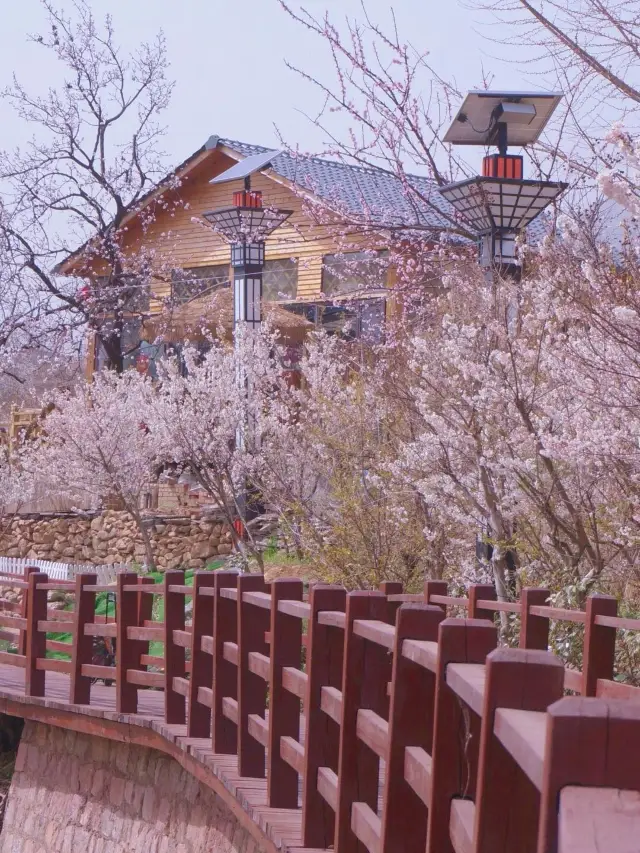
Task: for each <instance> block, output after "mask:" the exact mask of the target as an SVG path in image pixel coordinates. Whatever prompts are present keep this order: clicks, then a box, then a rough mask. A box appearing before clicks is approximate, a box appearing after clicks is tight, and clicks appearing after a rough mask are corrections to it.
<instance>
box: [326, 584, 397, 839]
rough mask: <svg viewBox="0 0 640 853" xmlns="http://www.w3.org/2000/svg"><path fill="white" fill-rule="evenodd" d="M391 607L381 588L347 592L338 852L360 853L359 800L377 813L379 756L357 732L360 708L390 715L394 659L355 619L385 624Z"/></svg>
mask: <svg viewBox="0 0 640 853" xmlns="http://www.w3.org/2000/svg"><path fill="white" fill-rule="evenodd" d="M387 608H388V602H387V599H386V597H385V596H384V595H383V594H382V593H381V592H350V593H349V594H348V595H347V609H346V618H345V626H344V631H345V645H344V669H343V672H342V721H341V724H340V760H339V763H338V802H337V809H336V834H335V845H334V848H335V851H336V853H358V850H359V847H360V842H359V840H358V838H357V836H356V835H355V833H354V832H353V830H352V829H351V809H352V806H353V803H354V802H362V803H366V805H368V806H369V808H371V809H372V810H373V811H374V812H377V808H378V784H379V779H378V772H379V759H378V756H377V755H375V754H374V753H373V752H372V751H371V750H370V749H369V747H368V746H367V745H366V744H365V743H363V742H362V741H361V740H360V738H359V737H358V735H357V723H358V710H359V709H360V708H366V709H370V710H372V711H374V712H375V713H376V714H378V715H380V716H384V715H385V711H386V709H387V707H388V698H387V684H388V682H389V675H390V673H389V663H390V661H389V655H388V653H387V650H386V649H384V648H383V647H382V646H379V645H378V644H376V643H372V642H369V641H367V640H365V639H363V638H362V637H360V636H358V635H357V634H356V633H355V632H354V630H353V623H354V621H355V620H356V619H374V620H378V621H381V622H384V621H386V616H387V612H388V610H387Z"/></svg>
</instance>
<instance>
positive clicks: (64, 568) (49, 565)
mask: <svg viewBox="0 0 640 853" xmlns="http://www.w3.org/2000/svg"><path fill="white" fill-rule="evenodd" d="M27 566H37V567H38V568H39V569H41V570H42V571H43V572H46V573H47V574H48V575H49V577H50V578H55V580H62V581H67V580H73V579H74V578H75V576H76V575H77V574H78V573H79V572H87V573H88V574H96V575H97V576H98V583H100V584H110V583H115V581H116V575H117V574H118V572H122V571H125V570H126V571H131V567H130V566H128V565H126V564H124V563H121V564H116V565H110V566H92V565H86V566H82V565H74V564H72V563H53V562H51V561H50V560H36V559H31V558H28V557H24V558H19V557H0V572H3V573H6V574H11V575H14V574H15V575H22V574H23V573H24V570H25V568H26V567H27Z"/></svg>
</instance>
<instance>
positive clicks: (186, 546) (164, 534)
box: [0, 510, 232, 569]
mask: <svg viewBox="0 0 640 853" xmlns="http://www.w3.org/2000/svg"><path fill="white" fill-rule="evenodd" d="M148 524H149V534H150V537H151V541H152V544H153V548H154V553H155V557H156V562H157V565H158V567H159V568H161V569H174V568H178V567H180V568H188V569H201V568H204V566H206V564H207V563H208V562H210V561H211V560H214V559H216V558H217V557H220V556H225V555H227V554H230V553H231V551H232V545H231V534H230V533H229V531H228V529H227V528H225V526H224V524H223V522H222V521H221V520H220V519H219V518H216V517H215V516H201V517H196V516H189V517H183V518H180V517H176V516H150V517H149V518H148ZM0 554H1V555H2V556H5V557H31V558H34V559H35V558H37V559H40V560H52V561H54V562H62V563H91V564H94V565H106V564H112V563H131V562H138V563H142V562H144V547H143V544H142V540H141V539H140V537H139V534H138V531H137V528H136V525H135V523H134V522H133V520H132V519H131V518H130V517H129V516H128V515H127V513H125V512H119V511H117V510H107V511H105V512H103V513H101V514H100V515H95V516H93V517H91V516H90V515H87V514H78V515H69V514H64V515H59V516H56V515H41V516H29V517H24V516H22V517H21V516H16V517H14V518H11V519H6V520H5V521H4V523H2V524H0Z"/></svg>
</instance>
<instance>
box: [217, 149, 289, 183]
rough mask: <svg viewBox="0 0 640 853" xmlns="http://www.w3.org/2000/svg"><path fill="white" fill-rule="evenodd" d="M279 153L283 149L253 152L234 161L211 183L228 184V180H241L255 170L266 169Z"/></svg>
mask: <svg viewBox="0 0 640 853" xmlns="http://www.w3.org/2000/svg"><path fill="white" fill-rule="evenodd" d="M279 154H282V151H267V152H264V151H262V152H260V153H259V154H252V155H250V156H249V157H245V158H244V160H239V161H238V162H237V163H234V164H233V166H231V167H230V168H228V169H227V170H226V171H225V172H221V173H220V174H219V175H216V177H215V178H212V179H211V180H210V181H209V183H210V184H226V183H227V182H228V181H241V180H243V179H244V178H246V177H248V176H249V175H253V174H254V172H259V171H260V170H261V169H265V168H266V167H267V166H268V165H269V164H270V163H271V161H272V160H275V158H276V157H277V156H278V155H279Z"/></svg>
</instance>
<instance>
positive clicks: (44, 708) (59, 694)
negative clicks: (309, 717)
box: [0, 664, 313, 853]
mask: <svg viewBox="0 0 640 853" xmlns="http://www.w3.org/2000/svg"><path fill="white" fill-rule="evenodd" d="M68 696H69V676H67V675H64V674H61V673H57V672H48V673H47V676H46V692H45V696H44V697H42V698H38V697H32V696H25V694H24V670H22V669H18V668H16V667H12V666H7V665H5V664H0V711H4V712H6V713H8V714H12V713H13V714H17V715H19V716H23V717H25V718H27V719H36V720H39V721H41V722H46V723H48V724H50V725H56V724H58V725H61V726H64V727H67V728H69V727H73V728H77V729H79V730H85V731H88V732H89V733H91V734H101V735H103V736H105V737H112V738H113V739H117V740H127V741H129V742H133V743H139V744H141V745H147V746H151V747H155V748H158V749H161V750H162V751H165V752H167V753H169V754H170V755H172V756H173V757H174V758H176V759H177V760H178V761H180V763H182V764H183V765H185V766H190V769H191V770H192V772H194V775H197V776H198V777H199V778H200V780H201V781H203V782H204V783H205V784H209V786H210V787H212V788H213V790H214V791H215V792H216V793H218V794H221V793H223V792H221V786H223V788H224V790H225V791H227V792H228V793H229V794H230V795H231V797H233V799H234V800H235V801H236V802H237V803H238V804H239V805H240V806H241V808H242V810H243V812H244V813H245V814H246V816H247V817H248V818H249V821H250V822H252V823H253V824H254V825H255V826H257V827H259V828H260V829H261V830H262V832H263V833H264V834H265V835H266V836H267V838H268V839H270V840H271V841H272V842H273V845H274V846H275V847H276V848H282V849H287V850H291V851H292V853H293V851H295V853H313V851H311V850H309V849H306V848H302V847H301V840H300V838H301V823H302V812H301V810H300V809H274V808H269V807H268V806H267V804H266V803H267V783H266V779H254V778H242V777H240V776H239V775H238V771H237V764H238V759H237V756H236V755H216V754H215V753H213V752H212V750H211V747H210V744H211V741H210V739H209V738H187V737H186V728H187V727H186V726H175V725H168V724H167V723H165V722H164V693H163V692H161V691H156V690H141V691H139V702H138V708H139V713H138V714H118V713H117V711H116V691H115V687H106V686H104V685H102V684H94V685H92V687H91V705H90V706H88V705H73V704H71V703H69V701H68V700H67V697H68ZM17 706H19V707H17ZM69 715H73V717H74V718H75V719H73V720H71V719H70V718H69ZM123 727H127V729H128V733H127V732H126V731H125V730H123ZM163 741H164V743H163ZM194 765H198V766H199V770H200V772H198V768H197V767H196V766H194ZM216 781H217V784H216ZM227 805H231V803H230V802H229V801H227ZM235 811H236V815H237V816H238V814H237V809H236V810H235ZM247 825H248V824H247Z"/></svg>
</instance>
